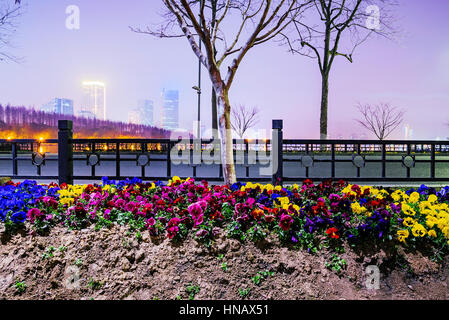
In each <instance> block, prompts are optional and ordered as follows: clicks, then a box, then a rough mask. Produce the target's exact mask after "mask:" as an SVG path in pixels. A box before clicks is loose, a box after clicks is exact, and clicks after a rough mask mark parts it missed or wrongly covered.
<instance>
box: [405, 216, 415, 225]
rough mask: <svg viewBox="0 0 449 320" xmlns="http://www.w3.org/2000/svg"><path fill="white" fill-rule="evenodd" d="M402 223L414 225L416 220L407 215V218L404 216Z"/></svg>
mask: <svg viewBox="0 0 449 320" xmlns="http://www.w3.org/2000/svg"><path fill="white" fill-rule="evenodd" d="M402 223H403V224H404V226H406V227H413V226H414V225H415V223H416V221H415V219H413V218H410V217H408V218H405V219H404V221H403V222H402Z"/></svg>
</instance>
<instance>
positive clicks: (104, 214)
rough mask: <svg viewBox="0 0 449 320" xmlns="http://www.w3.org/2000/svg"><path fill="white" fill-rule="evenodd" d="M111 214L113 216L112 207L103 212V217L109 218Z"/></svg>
mask: <svg viewBox="0 0 449 320" xmlns="http://www.w3.org/2000/svg"><path fill="white" fill-rule="evenodd" d="M110 216H111V210H110V209H106V210H105V211H104V213H103V218H105V219H107V220H109V218H110Z"/></svg>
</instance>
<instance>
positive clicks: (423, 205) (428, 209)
mask: <svg viewBox="0 0 449 320" xmlns="http://www.w3.org/2000/svg"><path fill="white" fill-rule="evenodd" d="M419 211H421V213H422V214H430V213H432V205H431V204H430V202H429V201H421V202H420V203H419Z"/></svg>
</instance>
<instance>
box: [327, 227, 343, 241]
mask: <svg viewBox="0 0 449 320" xmlns="http://www.w3.org/2000/svg"><path fill="white" fill-rule="evenodd" d="M337 232H338V229H337V228H329V229H327V230H326V233H327V236H328V237H329V238H332V239H338V238H340V236H339V235H338V234H337Z"/></svg>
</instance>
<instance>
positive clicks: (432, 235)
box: [427, 229, 437, 238]
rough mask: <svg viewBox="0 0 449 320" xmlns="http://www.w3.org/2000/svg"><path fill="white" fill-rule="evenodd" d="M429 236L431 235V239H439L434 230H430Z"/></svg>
mask: <svg viewBox="0 0 449 320" xmlns="http://www.w3.org/2000/svg"><path fill="white" fill-rule="evenodd" d="M427 234H428V235H429V237H433V238H436V237H437V233H436V232H435V230H433V229H432V230H429V232H427Z"/></svg>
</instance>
